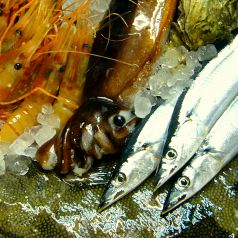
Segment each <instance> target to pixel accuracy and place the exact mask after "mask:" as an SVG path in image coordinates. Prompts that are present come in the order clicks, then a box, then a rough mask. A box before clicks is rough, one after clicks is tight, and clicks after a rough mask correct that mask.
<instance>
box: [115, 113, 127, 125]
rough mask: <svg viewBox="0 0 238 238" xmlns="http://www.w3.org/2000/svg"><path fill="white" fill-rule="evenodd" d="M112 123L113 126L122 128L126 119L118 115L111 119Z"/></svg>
mask: <svg viewBox="0 0 238 238" xmlns="http://www.w3.org/2000/svg"><path fill="white" fill-rule="evenodd" d="M113 123H114V125H115V126H118V127H122V126H123V125H124V124H125V123H126V118H125V117H124V116H122V115H120V114H118V115H115V116H114V117H113Z"/></svg>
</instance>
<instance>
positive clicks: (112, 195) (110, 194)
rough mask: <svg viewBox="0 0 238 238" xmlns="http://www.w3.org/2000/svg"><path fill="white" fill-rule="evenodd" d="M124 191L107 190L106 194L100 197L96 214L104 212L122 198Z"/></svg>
mask: <svg viewBox="0 0 238 238" xmlns="http://www.w3.org/2000/svg"><path fill="white" fill-rule="evenodd" d="M124 195H125V191H124V190H119V191H115V190H114V189H113V188H109V189H108V190H106V192H105V193H104V194H103V195H102V198H101V201H100V203H99V206H98V212H102V211H104V210H105V209H106V208H108V207H109V206H111V205H112V204H113V203H115V202H116V201H117V200H119V199H120V198H122V197H124Z"/></svg>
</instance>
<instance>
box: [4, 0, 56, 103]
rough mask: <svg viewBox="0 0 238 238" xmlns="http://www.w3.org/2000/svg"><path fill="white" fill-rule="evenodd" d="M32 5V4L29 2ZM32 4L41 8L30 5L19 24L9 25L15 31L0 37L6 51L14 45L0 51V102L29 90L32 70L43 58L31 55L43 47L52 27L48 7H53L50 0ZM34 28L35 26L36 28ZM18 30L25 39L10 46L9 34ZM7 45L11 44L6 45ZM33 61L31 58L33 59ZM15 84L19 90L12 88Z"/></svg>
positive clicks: (33, 70)
mask: <svg viewBox="0 0 238 238" xmlns="http://www.w3.org/2000/svg"><path fill="white" fill-rule="evenodd" d="M52 1H53V0H52ZM32 2H33V1H31V2H30V3H32ZM35 2H38V8H40V9H36V8H35V7H33V6H34V5H33V3H32V5H30V6H29V9H28V11H27V13H26V14H25V15H26V16H25V15H23V16H22V17H21V18H20V19H19V21H18V22H17V23H16V24H15V25H14V26H12V28H14V30H12V29H10V30H8V29H6V31H5V33H4V34H3V35H2V36H1V38H0V45H1V43H2V49H6V48H8V46H10V45H11V47H13V46H14V47H13V48H11V49H9V50H8V51H6V52H4V53H3V52H2V54H1V55H0V78H1V81H0V101H4V100H5V101H6V100H11V99H13V98H12V97H13V96H14V97H18V94H22V93H24V92H25V91H26V90H27V89H28V87H29V82H30V81H31V79H33V78H34V72H35V69H37V68H39V64H41V62H42V58H44V57H45V55H39V56H38V59H37V57H33V56H35V55H36V52H37V51H38V50H39V49H40V48H41V47H42V45H44V43H45V42H44V40H45V38H46V35H47V33H48V32H49V31H50V30H51V29H52V28H53V26H52V24H51V22H52V21H53V20H52V18H53V16H52V14H53V13H52V11H53V8H52V9H48V7H50V6H51V5H52V3H51V4H50V2H51V1H48V0H43V1H40V3H39V1H35ZM43 3H45V5H44V7H43V6H42V4H43ZM25 6H27V4H26V5H24V6H23V8H24V7H25ZM32 8H33V9H32ZM33 10H34V11H33ZM30 13H31V14H30ZM29 14H30V15H29ZM25 17H29V18H30V20H31V22H29V20H28V19H25ZM39 22H41V24H39ZM37 25H38V27H36V26H37ZM29 27H30V28H32V29H34V28H37V32H35V31H34V30H32V29H30V28H29ZM20 28H21V32H22V34H23V36H24V37H22V39H19V40H18V41H17V43H16V42H15V45H13V44H12V41H11V40H9V39H10V38H9V35H14V34H10V33H11V32H12V31H14V32H15V31H16V29H20ZM20 38H21V37H20ZM7 42H11V43H9V45H8V43H7ZM32 58H34V60H33V59H32ZM17 85H18V87H17V88H15V87H16V86H17ZM25 85H26V86H27V87H26V86H25ZM19 88H21V90H20V91H19V90H17V89H19Z"/></svg>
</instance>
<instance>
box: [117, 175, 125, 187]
mask: <svg viewBox="0 0 238 238" xmlns="http://www.w3.org/2000/svg"><path fill="white" fill-rule="evenodd" d="M125 181H126V175H125V174H124V173H119V174H118V176H117V182H118V183H120V184H122V183H124V182H125Z"/></svg>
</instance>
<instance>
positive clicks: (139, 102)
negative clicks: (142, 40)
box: [134, 44, 217, 118]
mask: <svg viewBox="0 0 238 238" xmlns="http://www.w3.org/2000/svg"><path fill="white" fill-rule="evenodd" d="M215 56H217V49H216V47H215V46H214V45H212V44H208V45H206V46H200V47H199V48H198V50H197V51H188V50H187V49H186V48H185V47H184V46H179V47H177V48H170V49H167V50H166V51H165V52H164V53H163V54H162V55H161V56H160V58H159V59H158V60H157V62H156V63H155V64H154V65H153V68H152V73H151V76H150V78H149V82H148V85H147V87H148V88H149V90H146V91H147V93H146V94H145V93H144V91H145V90H142V91H139V92H138V93H137V94H136V96H135V99H134V110H135V114H136V115H137V116H138V117H140V118H144V117H145V116H146V115H148V114H149V112H150V110H151V107H152V106H153V105H152V104H151V98H152V97H154V98H156V97H161V98H163V99H168V100H169V99H172V98H173V97H174V96H175V95H177V94H178V93H181V91H182V90H183V89H184V88H186V87H189V86H190V85H191V82H192V80H191V79H192V78H193V76H194V75H196V73H198V72H199V71H200V70H201V69H202V62H204V61H208V60H211V59H212V58H214V57H215ZM148 92H149V93H148Z"/></svg>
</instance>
